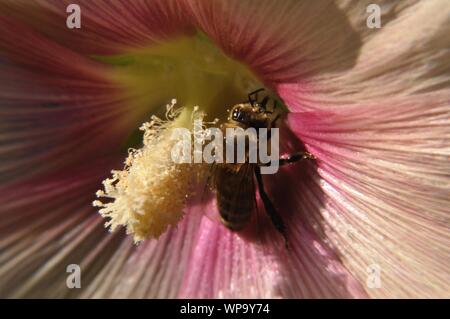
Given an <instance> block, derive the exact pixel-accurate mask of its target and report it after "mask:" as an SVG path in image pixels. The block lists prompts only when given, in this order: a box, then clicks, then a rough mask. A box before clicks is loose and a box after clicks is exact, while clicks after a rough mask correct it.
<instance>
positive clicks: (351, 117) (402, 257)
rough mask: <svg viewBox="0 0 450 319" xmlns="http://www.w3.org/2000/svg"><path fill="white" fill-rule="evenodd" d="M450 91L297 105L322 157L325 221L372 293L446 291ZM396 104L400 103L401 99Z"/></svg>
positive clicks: (294, 122)
mask: <svg viewBox="0 0 450 319" xmlns="http://www.w3.org/2000/svg"><path fill="white" fill-rule="evenodd" d="M448 96H449V91H448V90H446V91H443V92H434V93H423V94H416V95H413V96H407V97H399V98H397V99H394V98H390V99H386V100H380V99H379V100H377V101H376V102H372V103H365V104H356V105H352V106H351V107H347V108H343V109H342V110H341V111H339V110H337V111H334V112H332V113H331V112H326V113H325V112H322V113H319V112H314V113H313V115H309V114H308V113H291V114H290V116H289V124H290V126H291V128H292V129H293V131H294V132H295V133H296V135H297V136H298V137H299V138H300V139H301V140H302V141H303V142H304V143H305V145H306V146H307V148H308V150H309V151H310V152H312V153H313V154H315V156H316V157H317V158H318V163H319V164H318V172H319V175H320V178H321V180H320V182H319V184H318V185H320V188H321V189H322V193H323V199H322V203H323V205H324V207H323V209H322V210H321V211H320V215H319V217H320V218H321V219H322V220H323V221H322V223H321V231H322V232H323V233H324V234H325V236H326V237H327V238H329V239H330V241H331V243H332V246H333V247H334V249H336V250H337V251H338V252H339V253H340V255H341V256H342V259H343V261H344V264H345V265H346V266H347V267H348V268H349V269H350V270H351V271H352V272H353V273H354V274H355V275H356V276H357V278H358V279H359V280H360V281H361V282H365V281H366V280H367V278H368V273H367V269H368V267H371V265H376V266H377V267H378V266H379V267H380V269H381V271H382V287H381V288H380V289H370V290H368V293H369V294H370V295H371V296H373V297H390V298H401V297H445V296H448V287H447V284H446V282H447V280H446V279H445V278H448V275H449V272H448V265H449V263H450V259H449V256H450V251H449V248H448V247H450V236H449V235H448V228H449V226H450V225H449V219H448V216H449V213H450V210H449V207H450V206H449V194H450V187H449V182H448V181H449V177H450V175H449V170H448V168H449V166H448V160H449V155H450V121H449V118H450V117H449V106H450V105H449V99H448ZM393 106H395V107H393Z"/></svg>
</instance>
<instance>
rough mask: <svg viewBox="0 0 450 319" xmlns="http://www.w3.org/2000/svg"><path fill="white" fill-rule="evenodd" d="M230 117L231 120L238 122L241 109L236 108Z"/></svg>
mask: <svg viewBox="0 0 450 319" xmlns="http://www.w3.org/2000/svg"><path fill="white" fill-rule="evenodd" d="M231 117H232V118H233V120H235V121H238V120H240V118H241V109H240V108H236V109H234V110H233V114H232V115H231Z"/></svg>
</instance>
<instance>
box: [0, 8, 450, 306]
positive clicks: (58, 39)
mask: <svg viewBox="0 0 450 319" xmlns="http://www.w3.org/2000/svg"><path fill="white" fill-rule="evenodd" d="M71 2H72V1H66V0H36V1H33V2H29V1H25V0H14V1H13V0H0V83H1V86H0V103H1V104H0V105H1V107H0V114H1V117H0V119H1V120H0V121H1V122H0V123H1V124H0V127H1V135H0V136H1V138H0V139H1V165H0V172H1V174H0V182H1V186H0V188H1V189H0V193H1V194H2V195H1V196H0V216H1V218H0V229H1V231H0V234H1V237H0V265H1V267H0V295H1V296H2V297H94V298H99V297H106V298H108V297H137V298H144V297H146V298H152V297H158V298H164V297H195V298H205V297H209V298H214V297H254V298H267V297H268V298H277V297H281V298H320V297H325V298H333V297H339V298H356V297H389V298H403V297H449V296H450V291H449V287H448V278H449V271H448V269H449V266H450V250H449V247H450V236H449V232H448V229H449V219H448V216H449V210H450V209H449V208H450V205H449V204H450V201H449V199H450V187H449V180H450V179H449V178H450V174H449V172H450V166H449V154H450V101H449V96H450V87H449V83H450V82H449V79H450V77H449V74H450V70H449V62H450V54H449V49H448V43H450V32H449V31H450V21H449V17H450V6H449V4H448V3H447V1H445V0H435V1H413V0H412V1H401V2H392V1H376V3H377V4H378V5H379V6H380V8H381V13H382V15H381V22H382V26H381V28H379V29H377V28H375V29H370V28H368V27H367V25H366V18H367V16H368V13H367V11H366V8H367V6H368V5H369V3H370V1H359V0H358V1H356V0H350V1H344V0H342V1H328V0H320V1H241V0H231V1H200V0H180V1H174V0H169V1H163V0H139V1H125V0H123V1H119V0H118V1H106V0H96V1H92V0H90V1H88V0H78V1H77V4H79V6H80V8H81V26H82V27H81V29H68V28H67V26H66V18H67V16H68V14H67V13H66V8H67V6H68V5H69V4H70V3H71ZM258 87H266V88H267V89H270V90H272V91H273V92H275V93H276V94H277V95H278V96H279V97H280V98H281V99H282V100H283V102H284V104H285V105H286V107H287V109H288V110H289V111H290V113H288V115H287V116H286V119H285V121H284V122H285V123H284V125H283V127H282V135H281V138H280V140H281V143H282V145H281V146H282V149H283V150H284V151H285V152H286V153H288V152H294V151H298V150H299V149H301V148H303V147H304V148H306V149H307V150H308V151H309V152H311V153H312V154H314V156H315V157H316V160H315V161H314V162H304V163H297V164H293V165H290V166H288V167H283V168H281V169H280V172H279V173H278V174H275V175H273V176H265V183H266V187H267V188H268V193H269V195H270V197H271V198H272V199H273V202H274V205H275V206H276V207H277V208H278V210H279V211H280V214H281V215H282V217H283V219H284V220H285V222H286V224H287V228H288V230H287V232H288V236H289V240H290V246H291V248H290V249H289V250H286V249H284V247H283V245H282V240H281V239H280V238H279V237H280V236H279V234H278V233H277V232H276V231H275V230H274V229H273V226H272V225H271V224H270V223H269V222H268V220H267V218H266V217H264V214H263V213H261V212H259V213H260V215H261V216H260V217H261V219H260V228H258V229H257V230H258V233H256V234H240V233H234V232H231V231H229V230H227V229H226V228H225V227H224V226H223V225H221V224H220V223H218V222H217V221H215V220H214V219H213V218H210V216H208V215H209V214H211V213H214V212H215V213H217V208H216V207H215V203H214V201H202V200H199V199H198V198H191V199H188V201H187V202H180V195H181V196H182V195H184V194H183V192H184V189H181V188H180V189H181V190H180V189H179V188H175V187H176V186H177V185H178V186H179V187H181V186H180V185H184V184H186V183H189V177H186V176H185V175H184V174H185V172H184V171H179V170H172V171H170V172H169V175H170V176H175V177H176V178H179V181H180V184H177V183H175V182H173V181H172V180H170V182H168V183H166V184H161V183H154V181H155V180H157V178H161V177H160V176H159V175H158V174H160V173H161V174H162V171H156V169H155V167H156V166H153V165H154V164H152V163H151V162H149V163H148V166H149V170H152V171H151V172H153V173H151V174H150V173H148V174H147V175H148V176H146V177H145V179H144V181H148V183H153V184H155V185H154V186H153V187H154V188H152V190H155V191H159V193H154V194H153V193H152V194H153V195H154V196H155V197H154V198H155V199H159V198H163V197H164V196H166V197H167V198H168V200H165V202H164V204H163V206H161V207H163V208H164V207H168V206H167V205H169V203H168V202H170V204H171V205H173V207H175V208H174V210H179V209H181V208H180V207H184V210H183V213H182V214H180V215H179V216H171V215H170V214H169V215H168V217H170V218H171V217H174V220H173V221H172V220H171V221H164V223H166V224H167V225H172V226H170V227H168V229H166V228H164V229H158V230H155V231H154V232H155V233H158V234H159V233H162V235H161V236H160V237H159V238H158V239H147V240H145V241H143V242H141V243H140V244H139V245H137V246H136V245H135V244H134V242H133V238H132V236H127V235H126V234H125V232H124V231H123V229H120V228H118V229H117V230H116V231H114V232H113V233H109V232H108V231H107V230H106V229H105V228H104V225H103V224H104V223H105V220H104V219H103V218H102V217H101V216H100V215H99V214H98V213H97V210H98V209H97V208H94V207H92V205H91V203H92V201H93V200H94V199H95V192H96V190H97V189H99V188H100V187H101V181H102V180H104V179H105V178H108V177H109V176H110V171H111V169H115V170H117V169H120V168H121V167H122V166H123V164H122V162H123V160H124V158H125V157H126V156H127V151H128V148H130V147H135V146H137V145H139V141H141V133H140V132H139V131H138V128H139V127H140V126H141V124H142V123H144V122H147V121H149V120H150V119H151V116H152V115H157V116H159V117H161V116H163V113H164V111H165V108H164V106H165V104H167V103H170V101H171V99H172V98H176V99H177V100H178V102H179V103H180V105H183V106H185V107H186V108H187V109H191V108H192V107H193V106H194V105H199V106H200V108H201V109H202V110H203V111H205V112H206V113H208V114H209V115H210V116H217V117H219V118H223V117H224V116H226V111H225V110H226V109H227V108H229V107H230V106H231V105H233V104H235V103H237V102H241V101H242V100H244V99H245V97H246V94H247V93H248V92H249V91H250V90H251V89H253V88H258ZM165 140H166V138H164V137H163V138H162V142H164V141H165ZM161 145H162V144H158V146H161ZM151 155H152V156H155V158H156V159H160V158H159V157H158V156H157V154H154V153H152V154H151ZM160 164H161V163H160ZM145 165H147V164H146V163H143V167H145ZM155 165H156V164H155ZM164 167H166V168H167V166H164ZM158 172H159V173H158ZM130 174H131V173H130ZM136 176H137V177H142V176H144V175H142V176H141V175H140V174H137V175H136ZM152 177H154V178H155V179H152ZM142 178H144V177H142ZM161 180H165V179H161ZM144 184H145V183H144ZM144 184H143V185H144ZM136 185H137V184H136ZM178 186H177V187H178ZM135 188H136V187H135ZM135 188H133V189H135ZM138 191H139V189H137V190H136V192H138ZM163 191H164V192H163ZM155 194H156V195H155ZM130 205H131V204H130ZM155 205H156V204H155ZM121 207H123V208H124V211H126V209H127V208H129V207H131V206H128V205H127V203H122V204H121ZM158 207H159V206H158ZM205 212H206V213H205ZM123 214H126V212H124V213H123ZM127 220H129V219H126V220H124V221H123V222H122V224H126V221H127ZM167 225H166V226H167ZM138 226H139V225H138ZM133 231H135V232H136V230H135V229H134V230H133ZM144 237H145V236H144ZM70 264H77V265H79V266H80V269H81V271H82V276H81V288H80V289H69V288H68V287H67V285H66V279H67V276H68V273H67V272H66V269H67V266H68V265H70Z"/></svg>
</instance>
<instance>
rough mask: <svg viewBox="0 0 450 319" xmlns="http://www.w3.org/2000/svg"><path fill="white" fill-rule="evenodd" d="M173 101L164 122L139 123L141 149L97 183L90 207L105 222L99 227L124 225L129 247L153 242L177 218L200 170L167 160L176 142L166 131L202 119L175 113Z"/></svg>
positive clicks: (189, 111)
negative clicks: (100, 185)
mask: <svg viewBox="0 0 450 319" xmlns="http://www.w3.org/2000/svg"><path fill="white" fill-rule="evenodd" d="M175 103H176V101H175V100H172V103H171V104H170V105H167V113H166V118H167V120H162V119H160V118H158V117H156V116H153V117H152V119H151V121H150V122H147V123H144V124H143V125H142V127H141V130H142V131H143V132H144V136H143V147H142V148H141V149H130V151H129V155H128V157H127V159H126V160H125V167H124V169H123V170H121V171H112V172H111V173H112V177H111V178H108V179H106V180H104V181H103V186H104V190H99V191H98V192H97V193H96V195H97V197H98V198H99V200H96V201H94V202H93V205H94V206H96V207H100V210H99V212H100V214H101V215H102V216H103V217H105V218H107V219H109V220H108V221H107V222H106V223H105V226H106V227H109V228H110V230H111V231H114V230H115V229H116V228H117V227H118V226H124V227H126V232H127V234H130V235H132V236H133V238H134V241H135V243H138V242H140V241H143V240H145V239H147V238H158V237H159V236H161V234H163V233H164V232H165V231H166V230H167V229H168V228H169V227H170V226H175V225H176V224H177V223H178V222H179V221H180V220H181V219H182V217H183V208H184V206H185V204H186V200H187V199H188V198H189V196H191V195H192V194H193V187H192V186H193V185H194V184H195V181H196V179H197V178H198V176H199V175H197V174H200V171H201V165H198V164H177V163H174V162H173V161H172V159H171V149H172V148H173V146H174V145H175V143H176V141H174V140H173V139H171V138H170V136H169V134H171V130H170V128H174V127H187V128H189V127H190V126H191V124H192V120H193V119H198V118H203V116H204V115H203V114H202V113H200V112H198V111H197V109H195V110H192V109H188V108H184V109H178V110H175V108H174V106H175Z"/></svg>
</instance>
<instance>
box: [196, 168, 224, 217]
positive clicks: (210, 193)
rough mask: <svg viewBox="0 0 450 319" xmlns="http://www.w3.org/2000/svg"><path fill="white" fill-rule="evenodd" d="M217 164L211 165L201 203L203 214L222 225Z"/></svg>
mask: <svg viewBox="0 0 450 319" xmlns="http://www.w3.org/2000/svg"><path fill="white" fill-rule="evenodd" d="M217 169H218V168H217V164H215V163H213V164H210V165H209V167H208V168H207V171H206V176H205V178H204V180H203V185H201V187H202V193H201V195H200V203H201V209H202V214H203V215H204V216H206V217H208V218H209V219H211V220H212V221H214V222H217V223H221V220H220V215H219V209H218V207H217V201H216V193H215V183H216V172H217Z"/></svg>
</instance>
